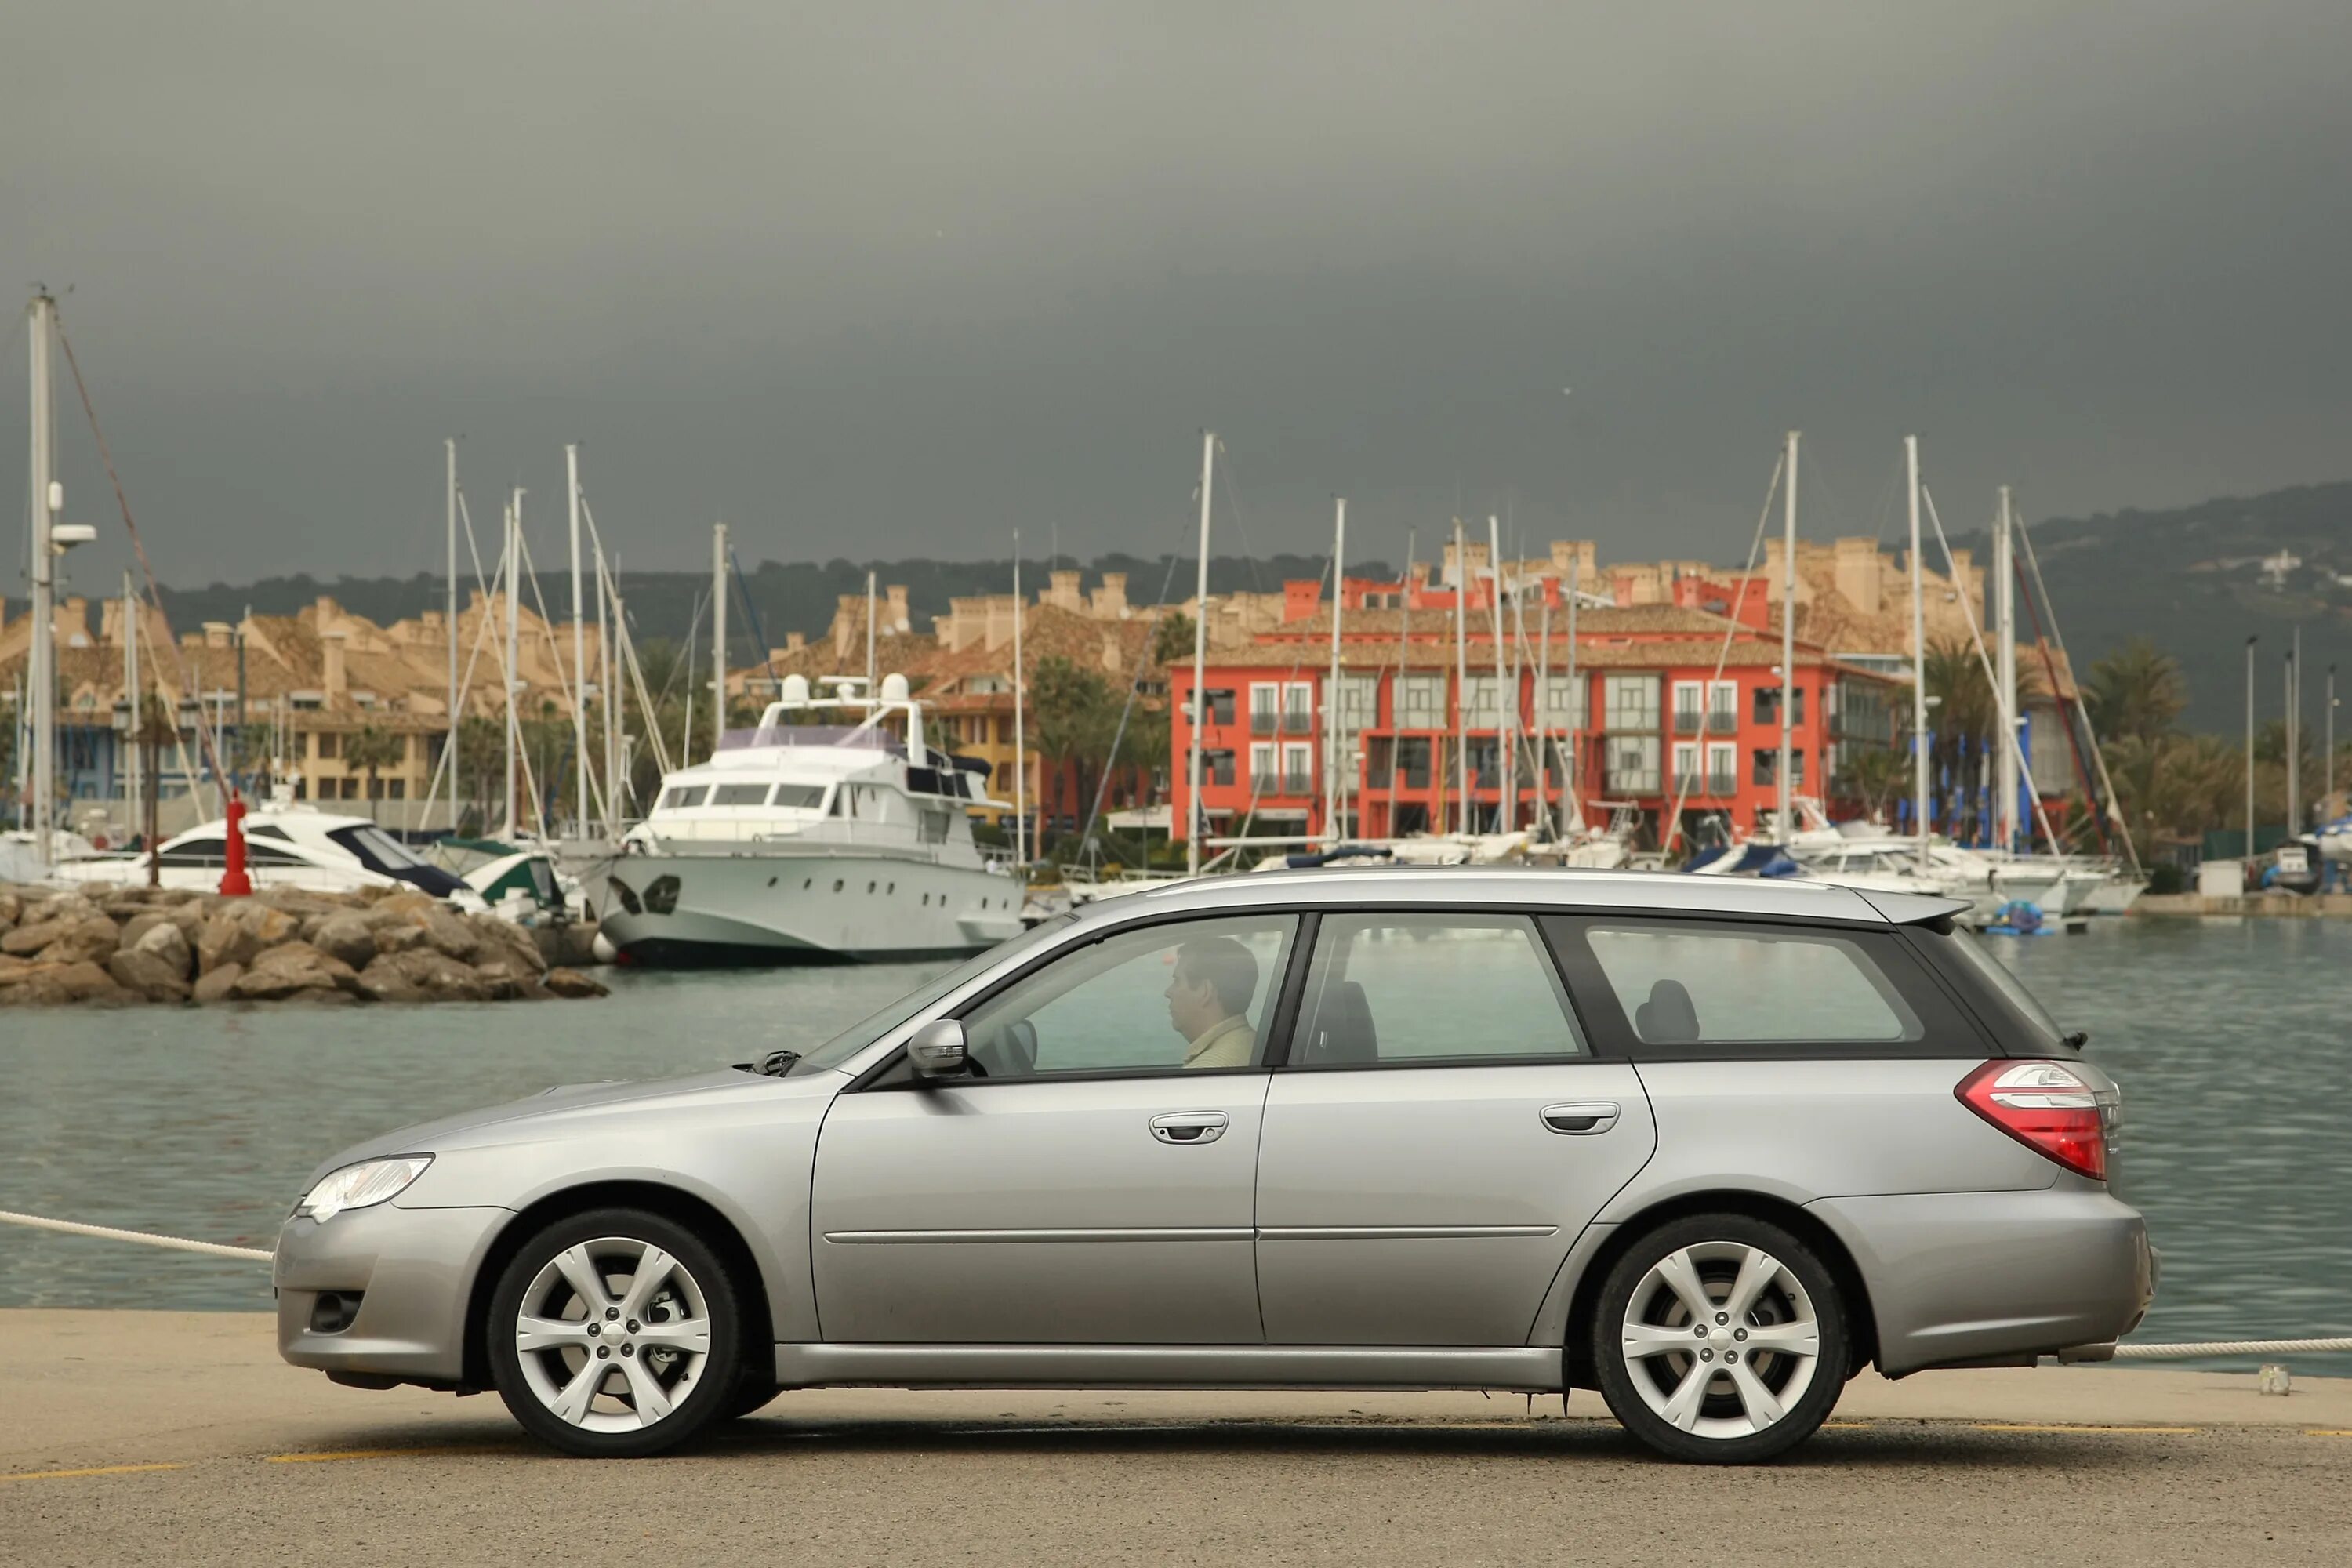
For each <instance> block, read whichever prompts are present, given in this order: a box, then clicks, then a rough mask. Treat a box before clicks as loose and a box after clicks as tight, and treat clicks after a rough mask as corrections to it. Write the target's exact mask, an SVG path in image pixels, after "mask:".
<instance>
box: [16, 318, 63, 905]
mask: <svg viewBox="0 0 2352 1568" xmlns="http://www.w3.org/2000/svg"><path fill="white" fill-rule="evenodd" d="M57 310H58V302H57V301H56V300H52V299H51V298H49V296H48V295H47V294H36V295H34V296H33V302H32V304H31V306H30V307H28V309H27V311H26V316H27V320H26V342H28V343H29V344H30V345H31V349H32V355H31V367H30V368H31V373H32V400H31V401H32V417H31V419H30V421H29V424H30V426H31V432H30V434H31V439H32V446H31V454H30V455H31V461H30V463H29V464H28V465H27V468H28V471H29V473H30V476H31V484H30V487H29V488H30V489H31V491H32V495H31V502H32V512H33V539H32V544H33V562H32V565H33V584H32V589H33V595H32V596H33V604H32V611H33V627H32V632H31V634H30V635H31V640H30V642H29V643H28V644H27V645H26V663H25V673H26V685H28V686H30V687H31V688H32V692H31V696H32V700H33V735H32V740H33V745H32V752H33V777H32V781H31V783H32V791H31V794H32V802H33V813H32V819H31V820H30V821H29V822H27V823H26V826H28V827H30V828H31V829H32V830H33V871H34V876H35V879H39V878H41V877H45V876H47V874H48V869H49V829H50V826H51V824H50V818H51V817H52V816H54V815H55V814H56V809H57V808H56V804H55V802H54V799H53V798H52V797H53V795H54V794H55V792H56V788H57V771H58V764H57V750H56V748H57V697H58V674H57V636H58V631H57V615H56V612H55V609H54V607H53V605H54V601H55V595H56V592H57V569H58V552H57V550H56V548H55V546H54V545H52V544H51V542H50V529H51V528H52V527H53V526H54V525H55V524H56V522H57V520H58V519H57V514H58V510H59V509H60V508H61V507H62V506H63V505H64V501H65V497H64V495H63V493H62V487H61V486H59V485H58V482H57V479H56V477H55V474H54V471H53V468H52V465H53V464H54V462H55V461H56V458H57V431H56V412H55V407H54V405H53V404H52V403H51V401H50V400H51V397H52V396H53V395H54V393H55V387H54V386H53V384H52V382H51V373H50V370H49V339H50V336H51V334H52V333H54V332H55V331H56V330H57V324H56V323H57Z"/></svg>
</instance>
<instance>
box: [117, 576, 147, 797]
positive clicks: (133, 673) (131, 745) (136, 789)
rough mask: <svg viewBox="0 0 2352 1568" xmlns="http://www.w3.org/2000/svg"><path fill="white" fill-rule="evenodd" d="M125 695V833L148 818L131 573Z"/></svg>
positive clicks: (126, 580)
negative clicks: (142, 799) (142, 800)
mask: <svg viewBox="0 0 2352 1568" xmlns="http://www.w3.org/2000/svg"><path fill="white" fill-rule="evenodd" d="M122 695H123V697H124V699H125V700H128V701H129V702H130V704H131V711H130V713H129V715H128V719H129V722H128V724H127V725H126V727H125V728H124V730H123V731H122V739H123V742H124V744H123V753H124V758H123V789H122V809H123V814H124V816H127V817H129V819H130V820H129V822H128V823H127V824H126V829H127V831H126V832H125V833H124V837H130V835H131V834H132V833H136V832H138V831H139V825H140V824H141V823H142V822H143V821H145V820H146V819H145V818H144V817H143V816H141V815H140V813H139V795H140V787H141V785H142V783H143V781H142V779H141V777H140V772H139V762H140V756H139V599H138V596H137V595H135V594H133V593H132V592H131V574H130V573H128V572H125V573H124V574H122Z"/></svg>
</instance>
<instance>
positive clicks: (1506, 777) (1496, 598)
mask: <svg viewBox="0 0 2352 1568" xmlns="http://www.w3.org/2000/svg"><path fill="white" fill-rule="evenodd" d="M1486 573H1487V576H1488V578H1489V579H1490V581H1491V583H1492V584H1493V587H1494V595H1493V605H1492V610H1491V615H1492V617H1493V621H1494V627H1493V630H1494V633H1495V760H1496V762H1497V763H1501V764H1502V770H1503V771H1502V777H1501V778H1500V779H1499V780H1497V781H1496V793H1495V831H1496V832H1497V833H1508V832H1510V831H1511V829H1512V828H1514V827H1516V826H1518V816H1519V810H1518V807H1519V803H1518V799H1517V796H1518V793H1519V792H1518V787H1517V786H1518V774H1519V770H1518V768H1517V765H1516V759H1514V758H1513V757H1512V755H1511V731H1512V729H1513V725H1512V723H1511V710H1512V709H1513V708H1515V707H1517V703H1515V702H1513V701H1512V700H1511V699H1512V697H1513V696H1516V695H1517V693H1516V692H1512V693H1508V694H1507V693H1506V692H1505V691H1504V689H1503V687H1504V685H1505V681H1506V675H1505V671H1504V668H1503V658H1504V655H1505V654H1506V653H1507V651H1508V650H1507V649H1506V648H1505V647H1504V646H1503V531H1502V521H1501V520H1500V519H1498V518H1496V516H1495V514H1494V513H1492V512H1488V513H1487V514H1486Z"/></svg>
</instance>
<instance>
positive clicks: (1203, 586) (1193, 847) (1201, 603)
mask: <svg viewBox="0 0 2352 1568" xmlns="http://www.w3.org/2000/svg"><path fill="white" fill-rule="evenodd" d="M1216 467H1217V433H1216V432H1215V431H1214V430H1203V431H1202V432H1201V560H1200V564H1199V573H1198V576H1197V578H1196V579H1195V585H1194V588H1193V592H1192V731H1191V733H1192V746H1191V748H1190V750H1189V751H1188V752H1186V754H1185V758H1184V783H1185V802H1186V805H1187V806H1188V807H1189V809H1190V810H1191V812H1192V821H1190V822H1188V823H1186V824H1185V825H1184V869H1185V871H1186V872H1187V873H1188V874H1190V875H1192V876H1198V875H1200V871H1201V835H1202V832H1203V831H1204V830H1205V829H1206V828H1207V826H1208V825H1209V814H1208V813H1207V812H1205V811H1203V810H1202V808H1201V731H1202V729H1203V728H1204V727H1205V726H1206V725H1207V724H1208V721H1209V693H1208V691H1207V689H1206V688H1205V686H1204V685H1203V682H1205V681H1206V679H1208V667H1209V485H1210V481H1211V480H1212V479H1214V478H1215V477H1216Z"/></svg>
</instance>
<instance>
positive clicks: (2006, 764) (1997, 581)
mask: <svg viewBox="0 0 2352 1568" xmlns="http://www.w3.org/2000/svg"><path fill="white" fill-rule="evenodd" d="M2010 527H2011V524H2010V510H2009V487H2008V486H2007V485H2003V486H2001V487H2000V515H1999V516H1997V517H1995V518H1994V520H1993V525H1992V578H1993V600H1992V602H1993V654H1994V672H1995V675H1996V678H1997V679H1998V680H1999V683H2000V691H1999V692H1998V693H1996V696H1997V697H1998V699H1999V706H2000V743H1999V747H1998V753H1999V754H1998V755H1997V757H1996V758H1995V765H1996V767H1997V769H1998V776H1999V778H2000V794H1999V795H1997V796H1996V797H1995V803H1994V805H1993V813H1992V823H1993V837H1995V839H1997V840H1998V841H1999V843H2000V847H2001V848H2002V849H2003V850H2010V849H2014V848H2015V847H2017V828H2018V821H2017V746H2018V726H2017V591H2016V589H2017V573H2016V569H2015V568H2014V567H2013V566H2012V565H2011V560H2010V553H2011V551H2012V550H2014V549H2015V548H2016V546H2015V544H2014V543H2013V542H2012V535H2011V531H2010ZM2051 847H2052V848H2053V849H2054V848H2056V847H2057V846H2055V845H2053V846H2051Z"/></svg>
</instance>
